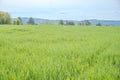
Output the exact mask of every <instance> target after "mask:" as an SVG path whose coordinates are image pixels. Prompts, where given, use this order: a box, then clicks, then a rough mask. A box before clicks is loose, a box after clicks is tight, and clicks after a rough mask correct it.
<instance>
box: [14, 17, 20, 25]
mask: <svg viewBox="0 0 120 80" xmlns="http://www.w3.org/2000/svg"><path fill="white" fill-rule="evenodd" d="M13 23H14V25H20V24H21V23H20V19H18V18H17V19H15V20H14V22H13Z"/></svg>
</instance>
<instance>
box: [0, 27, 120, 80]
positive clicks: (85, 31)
mask: <svg viewBox="0 0 120 80" xmlns="http://www.w3.org/2000/svg"><path fill="white" fill-rule="evenodd" d="M0 80H120V27H105V26H104V27H103V26H101V27H97V26H62V25H18V26H17V25H16V26H15V25H1V26H0Z"/></svg>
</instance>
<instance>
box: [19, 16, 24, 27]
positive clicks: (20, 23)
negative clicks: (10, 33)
mask: <svg viewBox="0 0 120 80" xmlns="http://www.w3.org/2000/svg"><path fill="white" fill-rule="evenodd" d="M18 19H19V20H20V24H21V25H22V24H23V23H22V18H21V17H18Z"/></svg>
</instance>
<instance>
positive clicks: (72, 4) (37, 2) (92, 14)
mask: <svg viewBox="0 0 120 80" xmlns="http://www.w3.org/2000/svg"><path fill="white" fill-rule="evenodd" d="M0 11H7V12H9V13H11V15H12V17H18V16H21V17H30V16H31V17H36V18H45V19H71V20H84V19H104V20H120V0H0Z"/></svg>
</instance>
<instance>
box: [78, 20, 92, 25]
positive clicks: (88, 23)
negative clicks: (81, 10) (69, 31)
mask: <svg viewBox="0 0 120 80" xmlns="http://www.w3.org/2000/svg"><path fill="white" fill-rule="evenodd" d="M79 25H91V23H90V21H89V20H84V21H81V22H80V23H79Z"/></svg>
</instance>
